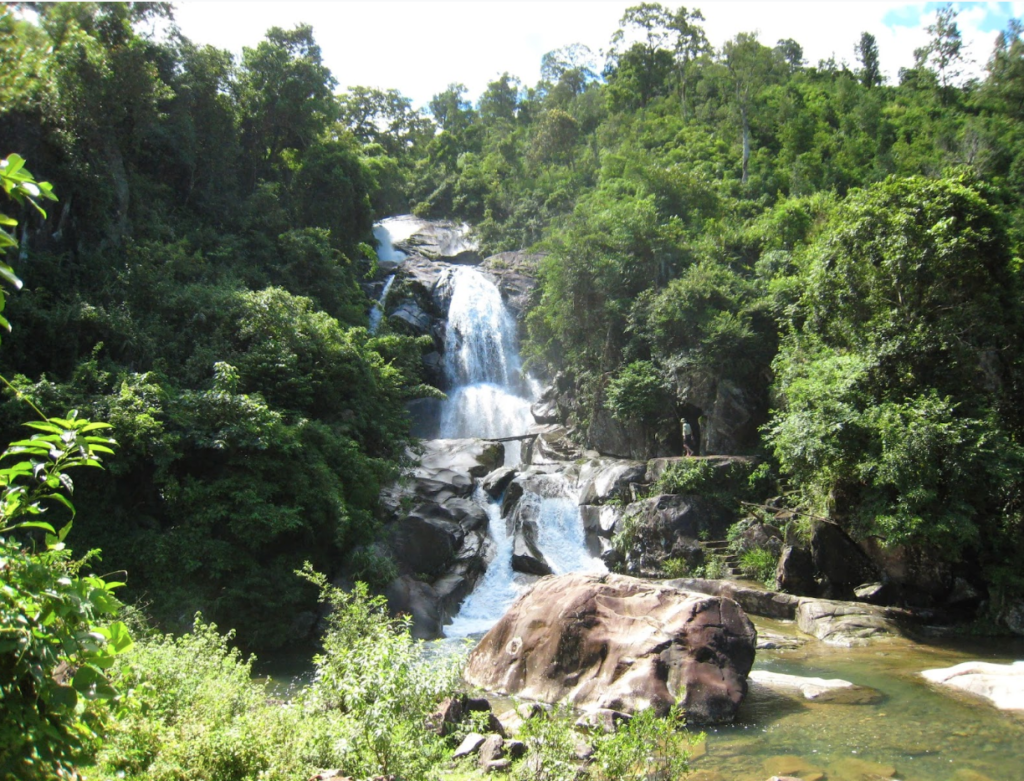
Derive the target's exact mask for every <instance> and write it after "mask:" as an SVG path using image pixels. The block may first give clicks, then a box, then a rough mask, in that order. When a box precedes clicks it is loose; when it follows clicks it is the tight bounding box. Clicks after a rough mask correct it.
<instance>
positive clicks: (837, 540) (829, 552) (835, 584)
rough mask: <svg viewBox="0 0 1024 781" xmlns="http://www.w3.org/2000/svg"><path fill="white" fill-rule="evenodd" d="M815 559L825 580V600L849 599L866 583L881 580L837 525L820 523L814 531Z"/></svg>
mask: <svg viewBox="0 0 1024 781" xmlns="http://www.w3.org/2000/svg"><path fill="white" fill-rule="evenodd" d="M811 557H812V558H813V559H814V566H815V568H816V569H817V570H818V572H819V573H820V574H821V577H822V578H823V581H824V583H823V587H824V592H823V593H824V594H825V596H827V597H829V598H830V599H848V598H850V597H852V596H853V589H854V588H855V587H857V586H859V585H861V584H862V583H872V582H875V581H877V580H878V570H877V569H876V567H875V566H874V564H872V563H871V560H870V559H869V558H868V557H867V556H866V555H865V553H864V551H862V550H861V549H860V547H859V546H858V545H857V543H855V542H854V541H853V540H852V539H851V538H850V536H849V535H848V534H847V533H846V532H845V531H843V530H842V529H841V528H840V527H839V526H838V525H837V524H834V523H828V522H819V523H816V524H815V525H814V528H813V529H812V531H811Z"/></svg>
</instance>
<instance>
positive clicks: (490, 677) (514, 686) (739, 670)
mask: <svg viewBox="0 0 1024 781" xmlns="http://www.w3.org/2000/svg"><path fill="white" fill-rule="evenodd" d="M756 640H757V633H756V631H755V629H754V626H753V624H751V622H750V619H748V618H747V616H746V614H745V613H744V612H743V610H742V609H741V608H740V606H739V605H737V604H736V602H734V601H733V600H731V599H724V598H721V597H713V596H708V595H705V594H696V593H692V592H688V591H683V590H682V589H679V588H676V587H674V586H672V585H671V584H668V583H665V582H651V581H645V580H640V579H638V578H631V577H627V576H623V575H585V574H579V573H573V574H569V575H559V576H551V577H546V578H543V579H541V580H539V581H538V582H537V584H536V585H535V586H534V588H533V589H532V590H531V591H530V592H528V593H526V594H524V595H523V596H521V597H519V599H517V600H516V602H515V603H514V604H513V605H512V607H511V608H509V610H508V612H507V613H506V614H505V615H504V616H503V617H502V619H501V620H500V621H499V622H498V623H497V624H496V625H495V626H494V627H493V628H492V629H491V630H490V632H488V633H487V635H486V636H484V638H483V640H481V641H480V644H479V645H478V646H477V647H476V649H474V651H473V652H472V653H471V654H470V656H469V660H468V663H467V665H466V670H465V673H464V676H465V679H466V680H467V682H469V683H470V684H472V685H475V686H479V687H481V688H483V689H486V690H488V691H494V692H499V693H502V694H513V695H516V696H517V697H521V698H526V699H532V700H537V701H540V702H549V703H556V702H567V703H571V704H572V705H574V706H576V707H578V708H583V709H598V708H599V709H608V710H614V711H620V712H624V713H632V712H635V711H637V710H641V709H643V708H648V707H652V708H654V709H655V711H656V712H658V713H659V714H665V713H667V712H668V710H669V709H670V708H671V707H672V706H673V705H676V704H679V705H681V706H682V709H683V711H684V713H685V715H686V717H687V719H688V720H689V721H690V722H693V723H705V724H709V723H711V724H713V723H723V722H730V721H732V720H733V719H734V718H735V715H736V709H737V707H738V706H739V703H740V701H741V700H742V699H743V696H744V695H745V694H746V691H747V673H748V672H749V671H750V667H751V665H752V664H753V661H754V647H755V644H756Z"/></svg>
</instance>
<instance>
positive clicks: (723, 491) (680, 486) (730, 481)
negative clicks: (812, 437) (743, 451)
mask: <svg viewBox="0 0 1024 781" xmlns="http://www.w3.org/2000/svg"><path fill="white" fill-rule="evenodd" d="M774 484H775V481H774V478H773V476H772V472H771V467H770V466H769V465H768V464H763V463H762V464H758V465H756V466H755V465H754V464H753V463H751V462H750V461H729V462H726V463H715V462H713V461H707V460H705V459H698V458H694V459H682V460H680V461H676V462H674V463H672V464H671V465H670V466H669V467H668V469H666V470H665V471H664V472H663V473H662V475H661V477H659V478H658V481H657V483H655V484H654V489H653V491H654V493H656V494H694V495H697V496H703V497H705V498H707V499H714V500H716V501H718V502H720V503H721V504H723V505H725V506H726V507H732V506H735V505H736V504H737V502H740V501H759V500H763V499H764V498H765V497H767V496H770V495H771V492H772V491H773V489H774Z"/></svg>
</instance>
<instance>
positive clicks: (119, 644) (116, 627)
mask: <svg viewBox="0 0 1024 781" xmlns="http://www.w3.org/2000/svg"><path fill="white" fill-rule="evenodd" d="M107 628H108V630H109V640H110V651H111V652H112V653H115V654H120V653H124V652H125V651H127V650H128V649H129V648H131V647H132V645H134V644H135V641H134V640H132V636H131V633H129V632H128V627H126V626H125V625H124V622H122V621H116V622H114V623H113V624H111V625H110V626H109V627H107Z"/></svg>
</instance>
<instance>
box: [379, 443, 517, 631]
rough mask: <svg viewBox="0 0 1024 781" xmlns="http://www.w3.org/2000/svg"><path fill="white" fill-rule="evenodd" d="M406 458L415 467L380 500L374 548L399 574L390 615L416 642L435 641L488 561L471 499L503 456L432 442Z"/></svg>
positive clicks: (489, 547)
mask: <svg viewBox="0 0 1024 781" xmlns="http://www.w3.org/2000/svg"><path fill="white" fill-rule="evenodd" d="M410 456H411V457H413V458H418V461H419V463H418V465H417V466H416V467H414V468H413V469H411V470H409V472H408V473H407V474H406V475H405V477H404V479H403V480H402V481H399V482H398V483H396V484H394V485H392V486H390V487H388V488H387V489H385V490H384V491H383V492H382V493H381V505H382V508H383V510H384V512H385V513H386V519H387V523H386V524H385V526H384V528H383V531H382V533H381V539H380V541H379V542H378V544H377V547H378V549H381V548H382V549H383V550H384V552H385V553H386V555H387V556H388V557H389V558H391V559H392V560H393V561H394V563H395V564H396V565H397V567H398V572H399V578H398V579H397V580H395V581H393V582H392V583H391V584H390V585H389V586H388V588H387V590H386V594H387V597H388V604H389V606H390V608H391V610H392V611H393V612H396V613H399V612H401V613H408V614H410V615H411V616H412V618H413V628H412V631H413V635H414V636H415V637H417V638H419V639H434V638H438V637H441V636H442V627H443V626H444V624H445V623H447V622H448V621H450V620H451V618H452V617H453V616H454V615H455V613H456V612H458V609H459V606H460V605H461V603H462V601H463V600H464V599H465V598H466V597H467V596H468V595H469V594H470V592H471V591H472V590H473V587H474V586H475V585H476V583H477V581H478V580H479V579H480V577H481V576H482V575H483V573H484V572H485V571H486V569H487V565H488V563H489V562H490V561H491V559H492V558H493V556H494V545H493V543H492V542H491V541H490V540H489V539H488V537H487V514H486V512H484V510H483V508H481V507H480V506H479V505H478V504H476V502H474V501H472V500H471V499H470V494H471V493H472V491H473V486H474V479H475V478H482V477H485V476H486V475H488V474H490V473H491V472H493V471H494V470H495V469H496V468H497V467H498V466H499V465H500V464H501V462H502V458H503V456H504V449H503V448H502V446H501V444H500V443H495V442H490V441H488V440H483V439H437V440H428V441H425V442H423V443H422V452H421V453H420V454H419V455H418V456H417V454H415V453H410Z"/></svg>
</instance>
